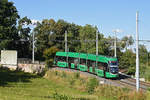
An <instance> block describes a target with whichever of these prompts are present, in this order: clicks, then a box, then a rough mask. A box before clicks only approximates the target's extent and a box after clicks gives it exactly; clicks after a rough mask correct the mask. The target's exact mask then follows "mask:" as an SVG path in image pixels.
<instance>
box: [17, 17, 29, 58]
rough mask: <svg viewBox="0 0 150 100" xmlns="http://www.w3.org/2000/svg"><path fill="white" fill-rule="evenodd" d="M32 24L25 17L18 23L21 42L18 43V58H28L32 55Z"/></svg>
mask: <svg viewBox="0 0 150 100" xmlns="http://www.w3.org/2000/svg"><path fill="white" fill-rule="evenodd" d="M30 24H31V20H30V19H29V18H27V17H23V18H22V19H19V21H18V35H19V41H17V47H16V48H17V50H18V57H27V58H29V56H30V55H31V53H30V52H31V51H30V45H31V42H30V41H29V39H30V31H31V29H30V27H29V26H28V25H30Z"/></svg>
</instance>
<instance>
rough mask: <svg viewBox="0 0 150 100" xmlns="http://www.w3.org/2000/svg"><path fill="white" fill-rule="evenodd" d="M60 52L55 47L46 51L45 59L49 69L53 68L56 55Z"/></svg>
mask: <svg viewBox="0 0 150 100" xmlns="http://www.w3.org/2000/svg"><path fill="white" fill-rule="evenodd" d="M57 51H58V48H56V47H55V46H53V47H51V48H48V49H46V50H45V51H44V53H43V54H44V55H43V56H44V58H45V59H46V64H47V67H51V66H52V65H53V61H54V57H55V53H56V52H57Z"/></svg>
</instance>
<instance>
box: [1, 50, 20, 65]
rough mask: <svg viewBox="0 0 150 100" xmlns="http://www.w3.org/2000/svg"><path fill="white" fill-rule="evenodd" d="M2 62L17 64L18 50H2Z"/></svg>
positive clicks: (4, 63) (3, 63)
mask: <svg viewBox="0 0 150 100" xmlns="http://www.w3.org/2000/svg"><path fill="white" fill-rule="evenodd" d="M1 64H2V65H17V51H16V50H1Z"/></svg>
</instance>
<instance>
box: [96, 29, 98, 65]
mask: <svg viewBox="0 0 150 100" xmlns="http://www.w3.org/2000/svg"><path fill="white" fill-rule="evenodd" d="M97 57H98V31H96V67H97Z"/></svg>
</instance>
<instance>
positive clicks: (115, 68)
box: [110, 67, 118, 74]
mask: <svg viewBox="0 0 150 100" xmlns="http://www.w3.org/2000/svg"><path fill="white" fill-rule="evenodd" d="M110 72H111V73H113V74H116V73H118V67H110Z"/></svg>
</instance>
